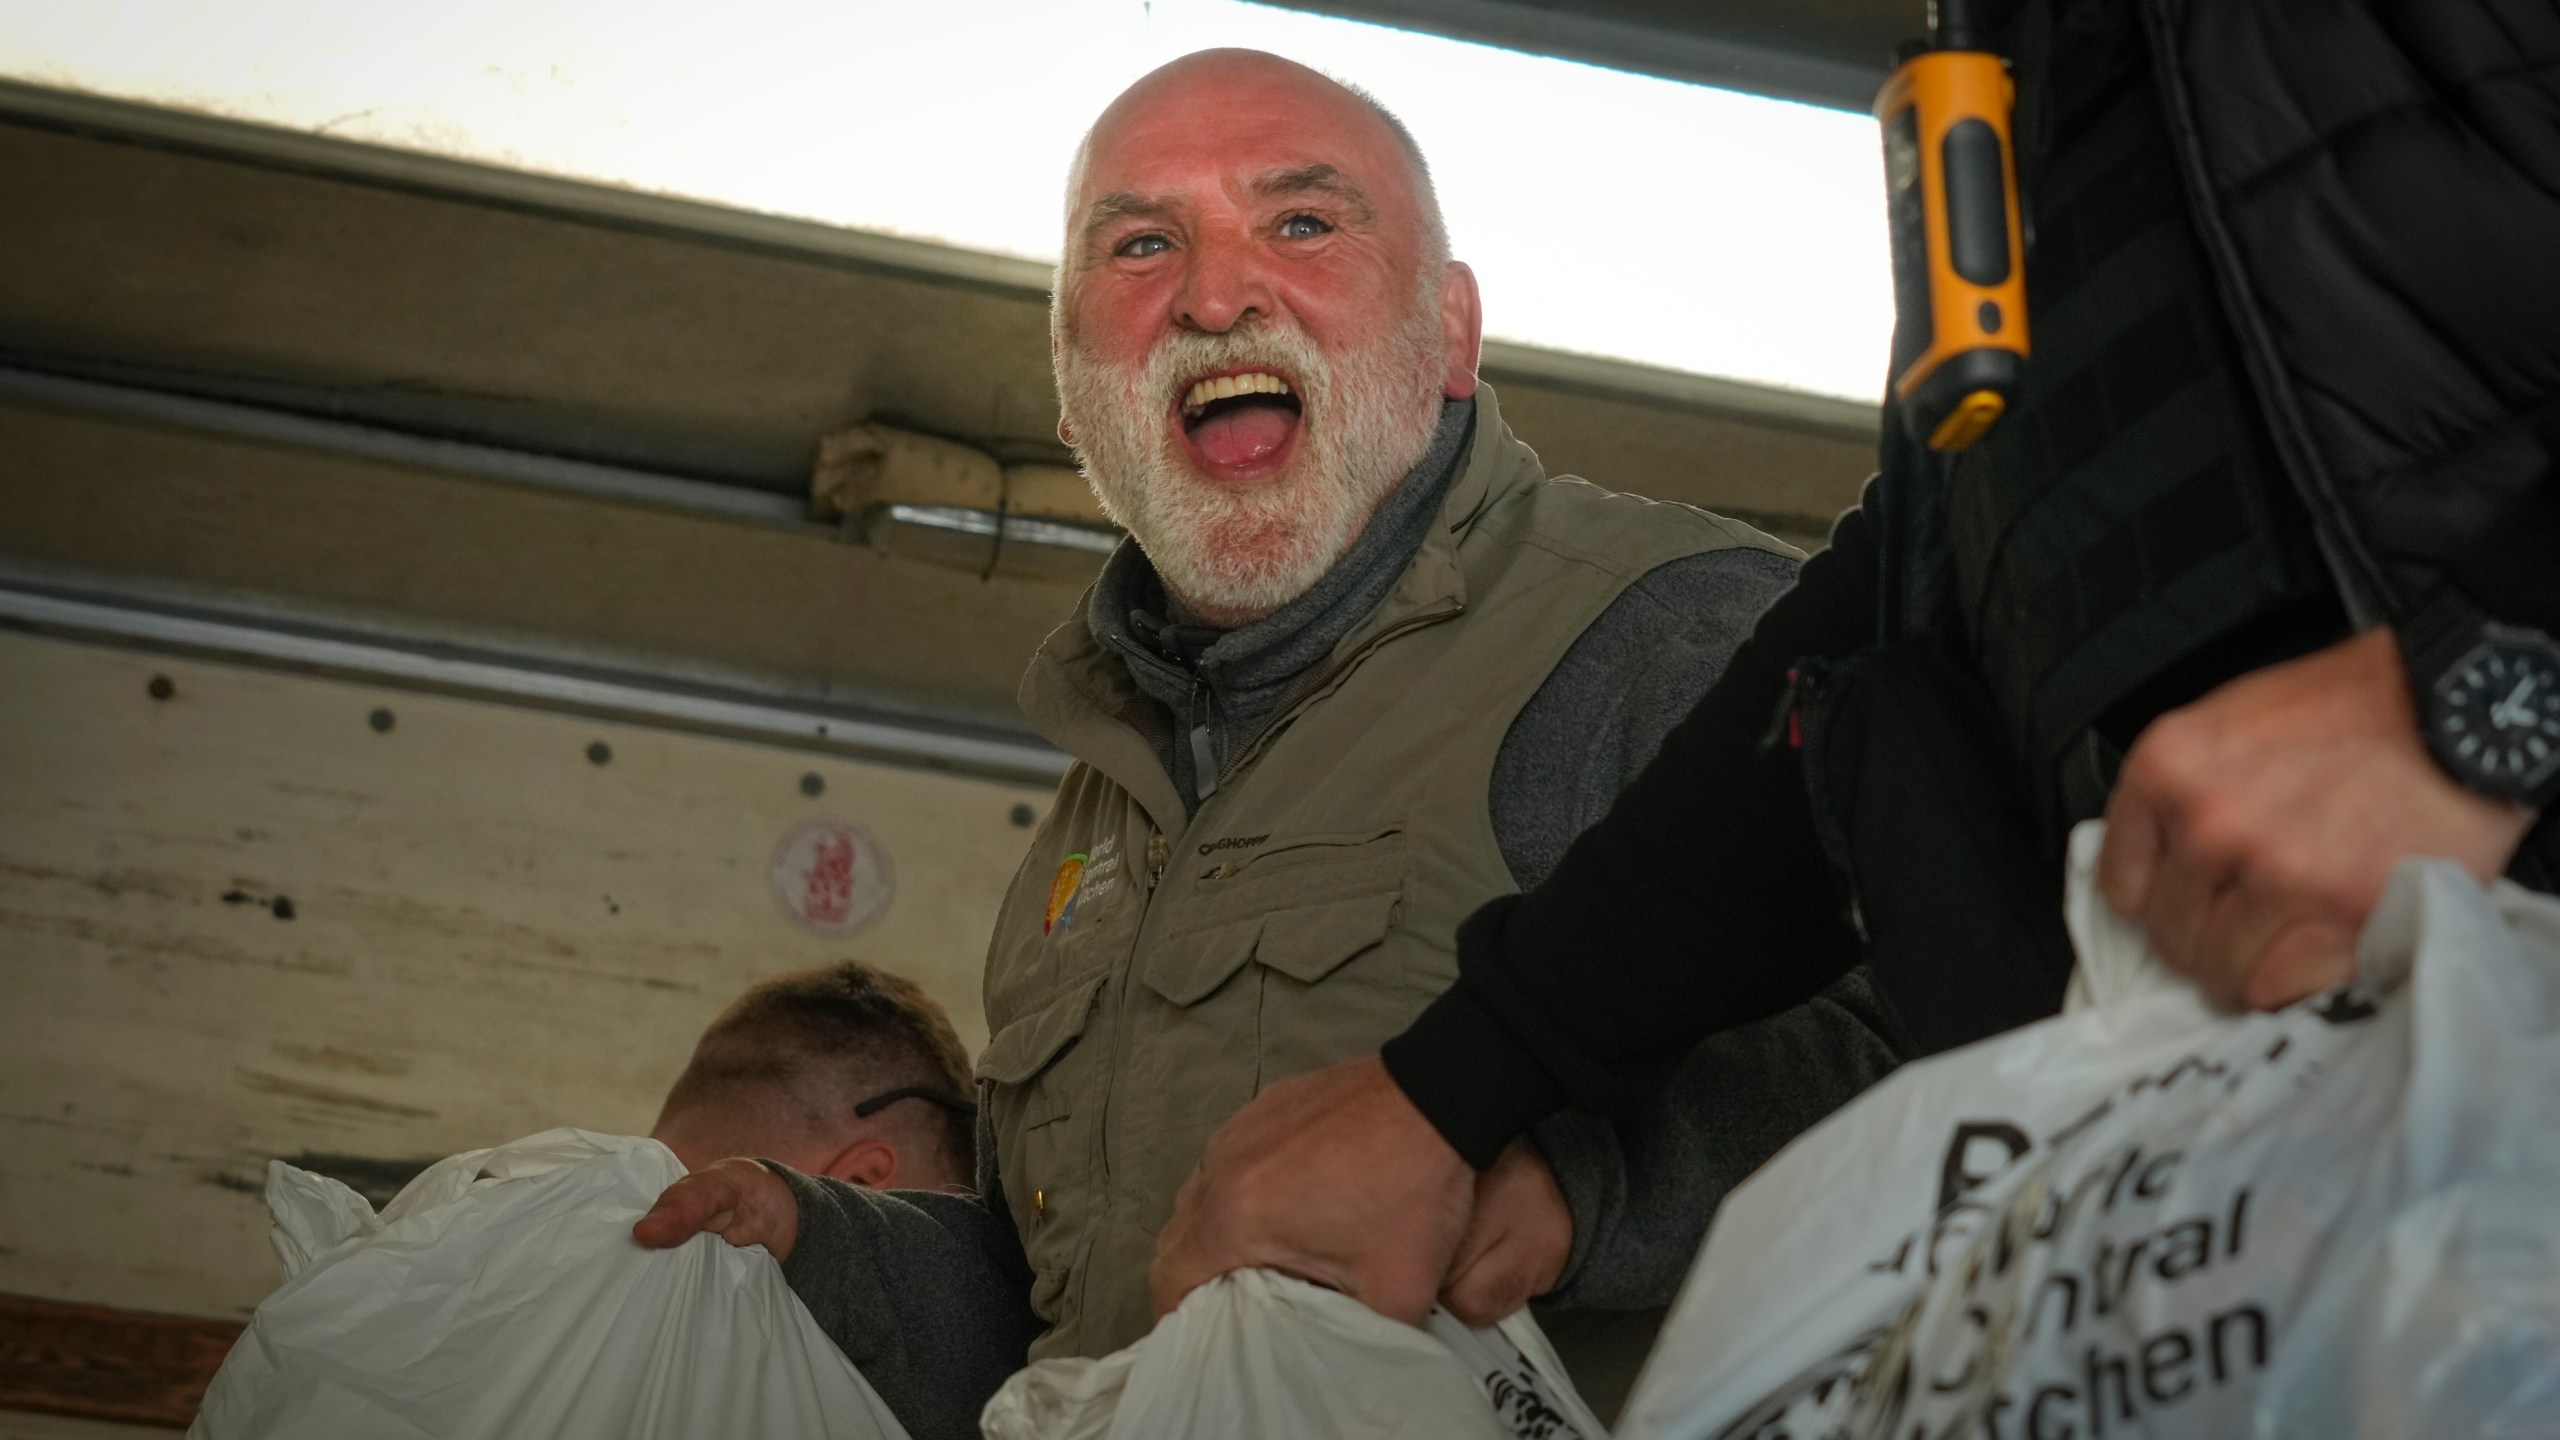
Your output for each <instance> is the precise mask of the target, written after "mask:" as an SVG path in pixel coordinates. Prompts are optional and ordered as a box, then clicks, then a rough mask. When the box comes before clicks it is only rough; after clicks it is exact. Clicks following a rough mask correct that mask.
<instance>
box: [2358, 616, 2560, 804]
mask: <svg viewBox="0 0 2560 1440" xmlns="http://www.w3.org/2000/svg"><path fill="white" fill-rule="evenodd" d="M2398 628H2399V634H2400V653H2401V657H2402V659H2403V661H2404V662H2405V663H2406V664H2407V666H2408V669H2409V685H2410V688H2411V689H2412V690H2414V691H2415V692H2416V697H2417V702H2418V729H2419V730H2420V732H2421V733H2423V734H2424V735H2425V736H2426V741H2427V749H2428V750H2429V751H2430V752H2432V753H2433V754H2434V756H2435V758H2436V763H2437V764H2439V765H2441V766H2443V767H2444V769H2445V773H2446V774H2448V775H2451V776H2452V777H2453V778H2454V779H2455V780H2456V781H2457V782H2459V783H2461V784H2462V785H2464V786H2465V787H2467V788H2469V789H2472V790H2476V791H2478V792H2479V793H2481V794H2483V795H2491V796H2495V797H2497V798H2498V799H2501V800H2514V801H2518V802H2520V803H2522V804H2524V805H2527V806H2530V807H2531V808H2533V809H2536V810H2540V809H2544V808H2547V807H2548V806H2549V805H2550V804H2551V802H2552V801H2553V800H2555V799H2560V643H2555V642H2554V641H2553V640H2552V638H2551V637H2550V636H2548V635H2545V634H2543V633H2542V632H2541V631H2539V630H2535V629H2532V628H2530V627H2527V626H2522V625H2506V624H2501V623H2500V622H2498V621H2495V620H2492V619H2490V618H2489V617H2488V616H2486V615H2483V614H2481V613H2480V612H2479V610H2478V609H2476V608H2474V607H2473V606H2472V605H2471V603H2470V602H2469V601H2468V600H2466V599H2465V598H2464V597H2463V596H2462V594H2461V593H2460V592H2459V591H2457V590H2455V589H2454V588H2453V587H2452V586H2450V585H2448V586H2446V587H2444V588H2443V590H2442V591H2441V592H2439V593H2438V594H2437V596H2436V598H2435V599H2434V600H2432V601H2430V602H2428V604H2427V606H2426V608H2424V609H2422V610H2420V611H2419V612H2418V613H2417V614H2416V615H2414V616H2412V617H2410V618H2409V619H2408V620H2406V621H2403V622H2402V623H2401V624H2400V626H2399V627H2398Z"/></svg>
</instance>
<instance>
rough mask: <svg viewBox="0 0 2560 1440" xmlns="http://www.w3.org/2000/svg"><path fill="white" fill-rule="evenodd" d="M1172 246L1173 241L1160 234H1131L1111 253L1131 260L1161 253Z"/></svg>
mask: <svg viewBox="0 0 2560 1440" xmlns="http://www.w3.org/2000/svg"><path fill="white" fill-rule="evenodd" d="M1172 248H1173V242H1172V241H1170V240H1167V239H1166V238H1164V237H1163V236H1161V235H1153V234H1149V235H1132V236H1130V237H1129V238H1128V239H1126V240H1123V241H1121V242H1120V248H1119V249H1117V250H1114V251H1112V252H1111V253H1112V254H1114V255H1119V256H1124V257H1126V258H1128V259H1131V260H1144V259H1146V258H1147V257H1148V256H1150V255H1161V254H1163V253H1164V252H1166V251H1167V250H1170V249H1172Z"/></svg>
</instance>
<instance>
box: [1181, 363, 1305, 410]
mask: <svg viewBox="0 0 2560 1440" xmlns="http://www.w3.org/2000/svg"><path fill="white" fill-rule="evenodd" d="M1288 393H1289V382H1287V381H1285V380H1283V379H1281V378H1280V377H1279V376H1277V375H1265V374H1263V373H1261V372H1260V371H1256V372H1254V373H1252V374H1250V375H1221V376H1219V377H1218V378H1216V379H1214V380H1203V381H1201V382H1200V383H1198V384H1196V385H1194V386H1192V387H1191V389H1190V390H1189V391H1188V392H1187V393H1185V394H1184V395H1183V397H1182V408H1183V409H1185V410H1197V409H1199V408H1200V407H1201V406H1203V405H1206V404H1208V403H1209V402H1210V401H1212V400H1225V399H1228V398H1231V397H1233V396H1237V395H1286V394H1288Z"/></svg>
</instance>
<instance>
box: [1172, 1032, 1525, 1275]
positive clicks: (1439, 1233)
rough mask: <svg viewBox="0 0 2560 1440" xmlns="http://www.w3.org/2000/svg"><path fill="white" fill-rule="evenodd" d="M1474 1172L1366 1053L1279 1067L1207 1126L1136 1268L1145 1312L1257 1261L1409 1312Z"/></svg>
mask: <svg viewBox="0 0 2560 1440" xmlns="http://www.w3.org/2000/svg"><path fill="white" fill-rule="evenodd" d="M1475 1189H1476V1173H1475V1171H1474V1169H1473V1168H1471V1167H1470V1166H1469V1165H1468V1164H1467V1162H1466V1161H1465V1160H1464V1159H1463V1158H1461V1157H1460V1156H1459V1154H1458V1152H1457V1151H1455V1150H1452V1149H1450V1148H1449V1142H1448V1141H1446V1140H1443V1139H1441V1138H1440V1132H1439V1131H1437V1130H1435V1129H1433V1128H1431V1122H1430V1121H1428V1120H1426V1119H1424V1118H1423V1117H1422V1112H1421V1111H1419V1110H1416V1109H1415V1108H1413V1102H1412V1101H1410V1100H1408V1099H1406V1098H1405V1094H1404V1091H1402V1090H1400V1089H1398V1088H1397V1087H1396V1082H1395V1081H1394V1080H1393V1079H1391V1078H1389V1077H1388V1075H1387V1067H1386V1066H1385V1065H1383V1064H1381V1063H1380V1062H1379V1060H1378V1058H1377V1057H1376V1056H1374V1055H1372V1056H1368V1057H1366V1058H1363V1059H1359V1060H1345V1061H1343V1062H1342V1063H1340V1064H1338V1065H1329V1066H1327V1067H1325V1068H1324V1069H1322V1070H1318V1071H1315V1072H1313V1073H1311V1074H1306V1075H1300V1076H1297V1077H1296V1078H1294V1079H1289V1080H1283V1081H1281V1082H1280V1083H1279V1084H1277V1085H1274V1086H1272V1087H1271V1088H1270V1089H1268V1090H1265V1091H1263V1092H1262V1093H1261V1094H1260V1095H1258V1096H1256V1097H1254V1100H1253V1103H1252V1104H1250V1105H1247V1106H1245V1107H1244V1108H1243V1109H1242V1110H1239V1111H1237V1112H1236V1114H1235V1116H1234V1118H1232V1119H1230V1120H1228V1121H1227V1123H1226V1124H1225V1125H1224V1126H1223V1127H1221V1128H1220V1129H1219V1131H1218V1133H1217V1134H1215V1135H1213V1136H1211V1137H1210V1138H1209V1149H1208V1153H1207V1154H1206V1155H1204V1156H1203V1157H1201V1161H1200V1168H1199V1170H1198V1171H1197V1172H1196V1173H1194V1174H1193V1175H1192V1177H1191V1178H1190V1179H1189V1180H1188V1181H1186V1182H1184V1184H1183V1187H1182V1193H1181V1194H1180V1195H1179V1196H1177V1197H1176V1198H1175V1200H1174V1205H1173V1219H1172V1220H1171V1221H1170V1222H1169V1223H1167V1224H1166V1226H1165V1228H1164V1233H1162V1234H1160V1235H1158V1236H1157V1237H1156V1258H1155V1264H1154V1265H1153V1266H1152V1267H1151V1268H1150V1269H1149V1270H1148V1272H1147V1282H1148V1287H1149V1289H1150V1290H1151V1292H1152V1293H1153V1297H1154V1300H1155V1308H1156V1314H1158V1315H1163V1314H1165V1313H1166V1312H1167V1311H1170V1310H1171V1309H1173V1307H1174V1306H1176V1305H1179V1304H1181V1303H1182V1297H1183V1296H1185V1295H1188V1294H1190V1293H1191V1292H1192V1290H1193V1289H1194V1288H1196V1287H1198V1286H1199V1285H1201V1284H1203V1283H1205V1282H1207V1281H1209V1280H1213V1279H1215V1278H1217V1277H1218V1276H1220V1275H1224V1274H1226V1273H1227V1272H1228V1271H1230V1270H1243V1269H1249V1268H1253V1267H1256V1266H1267V1267H1269V1268H1272V1269H1275V1270H1285V1271H1287V1272H1288V1273H1290V1274H1292V1275H1296V1276H1299V1277H1300V1278H1302V1279H1306V1280H1312V1281H1314V1282H1315V1283H1317V1284H1319V1285H1327V1286H1331V1287H1332V1288H1334V1289H1336V1290H1340V1291H1342V1292H1343V1293H1344V1294H1346V1295H1349V1296H1351V1297H1352V1298H1353V1299H1355V1300H1358V1301H1360V1302H1361V1303H1363V1304H1365V1305H1367V1306H1368V1307H1369V1308H1370V1309H1372V1310H1375V1311H1377V1312H1378V1313H1380V1314H1382V1315H1387V1316H1391V1317H1393V1318H1395V1319H1398V1320H1402V1321H1404V1322H1405V1323H1406V1324H1408V1325H1419V1324H1421V1323H1422V1321H1423V1318H1424V1317H1425V1316H1427V1315H1429V1314H1430V1313H1431V1305H1432V1302H1433V1301H1434V1300H1435V1299H1436V1298H1438V1296H1439V1294H1440V1281H1441V1277H1443V1276H1445V1275H1447V1274H1448V1273H1449V1262H1450V1259H1451V1258H1452V1257H1453V1256H1454V1255H1455V1254H1456V1253H1457V1249H1458V1241H1459V1238H1460V1236H1461V1235H1462V1234H1463V1233H1464V1231H1465V1229H1466V1225H1467V1214H1468V1210H1469V1208H1470V1206H1471V1205H1472V1203H1473V1200H1474V1197H1475Z"/></svg>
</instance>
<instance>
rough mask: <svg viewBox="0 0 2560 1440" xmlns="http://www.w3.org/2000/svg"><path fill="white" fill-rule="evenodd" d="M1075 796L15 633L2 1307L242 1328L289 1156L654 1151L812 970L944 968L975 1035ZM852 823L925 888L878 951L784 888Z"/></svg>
mask: <svg viewBox="0 0 2560 1440" xmlns="http://www.w3.org/2000/svg"><path fill="white" fill-rule="evenodd" d="M155 677H166V679H167V680H168V682H169V685H168V687H167V690H168V695H167V698H165V699H155V698H153V695H152V693H151V692H152V681H153V679H154V678H155ZM376 710H387V711H389V712H390V713H391V716H392V723H391V727H390V728H389V729H388V730H387V731H378V730H377V729H375V728H374V724H373V722H372V718H371V717H372V715H373V712H375V711H376ZM598 744H601V745H604V746H606V747H609V750H610V759H609V761H608V762H607V763H602V764H598V763H595V762H594V761H592V760H590V758H589V748H590V747H591V746H594V745H598ZM810 775H815V776H816V777H817V783H818V785H819V786H821V787H822V793H820V794H819V795H817V796H815V797H811V796H809V795H806V794H804V793H803V785H804V779H805V777H807V776H810ZM1047 800H1048V796H1047V795H1046V793H1045V792H1042V791H1038V790H1034V789H1027V788H1023V787H1018V786H1010V785H1004V784H998V783H993V782H986V781H978V780H969V779H961V778H955V777H952V776H948V775H942V774H936V773H933V772H927V771H919V770H908V769H901V768H896V767H889V766H878V765H866V764H861V763H855V762H843V761H832V760H812V759H811V758H810V757H808V756H805V755H799V754H793V753H790V752H786V751H783V750H779V749H770V748H765V747H759V746H754V745H748V744H741V743H735V742H729V741H721V740H710V739H704V738H700V737H695V736H688V735H678V734H669V733H662V732H657V731H651V730H646V729H640V728H634V727H628V726H616V725H606V724H598V723H594V722H589V721H584V720H579V719H575V718H569V717H563V716H558V715H551V714H543V713H536V712H529V711H521V710H515V709H511V708H508V707H504V706H498V705H490V704H482V703H477V702H471V701H462V700H453V699H445V698H439V697H428V696H420V695H414V694H405V693H395V692H391V691H374V690H370V689H368V688H367V687H364V686H360V685H353V684H345V683H340V682H335V681H324V680H316V679H308V678H302V677H296V676H287V675H278V674H271V673H265V672H260V671H253V670H246V669H234V668H230V667H226V666H220V665H212V664H202V663H194V662H181V661H175V660H170V659H167V658H163V657H155V656H151V655H147V654H142V653H138V652H127V651H120V650H112V649H103V648H96V647H90V646H84V645H76V644H70V643H65V642H59V641H54V640H47V639H38V638H34V637H28V636H20V635H0V1291H10V1292H17V1293H22V1294H28V1295H35V1296H42V1297H48V1298H59V1299H66V1300H80V1301H86V1302H93V1303H103V1304H110V1305H118V1306H125V1307H129V1308H137V1309H150V1310H162V1311H172V1312H178V1313H190V1314H203V1315H240V1314H245V1313H246V1312H247V1311H248V1309H249V1308H251V1307H252V1306H253V1305H254V1304H255V1303H256V1301H257V1300H258V1299H259V1298H260V1297H261V1296H262V1295H263V1294H264V1293H265V1292H266V1291H267V1290H268V1289H269V1288H271V1286H272V1284H273V1281H274V1261H273V1259H272V1258H271V1256H270V1255H269V1254H268V1251H267V1246H266V1241H265V1230H266V1224H265V1219H264V1211H263V1207H262V1205H261V1204H260V1202H259V1201H258V1199H257V1195H256V1192H257V1190H258V1189H259V1187H260V1184H261V1181H262V1176H263V1171H264V1166H265V1161H266V1159H267V1158H268V1157H270V1156H295V1155H300V1154H304V1153H306V1152H325V1153H329V1154H334V1155H344V1156H357V1157H377V1158H385V1159H404V1158H425V1157H432V1156H437V1155H443V1154H447V1153H450V1152H452V1151H455V1150H460V1149H465V1148H469V1147H471V1146H475V1145H483V1144H490V1143H494V1142H497V1141H501V1140H505V1139H509V1138H512V1137H515V1136H518V1135H521V1134H525V1133H528V1132H530V1131H533V1130H537V1129H541V1128H544V1127H547V1126H551V1125H558V1124H574V1125H584V1126H589V1127H592V1128H597V1129H604V1130H621V1131H629V1130H636V1129H645V1128H646V1126H647V1124H648V1123H649V1121H650V1119H651V1117H652V1116H653V1115H654V1114H655V1111H656V1107H657V1103H658V1099H659V1097H660V1095H661V1094H662V1093H663V1091H664V1089H665V1087H666V1085H667V1084H668V1083H669V1081H670V1080H672V1078H673V1077H674V1075H675V1073H676V1071H677V1069H678V1068H679V1067H680V1066H681V1064H682V1062H683V1059H684V1056H685V1054H686V1052H687V1050H688V1049H689V1048H690V1045H691V1042H692V1039H693V1037H694V1035H695V1034H696V1033H697V1032H698V1031H699V1029H700V1027H701V1026H702V1025H703V1023H704V1022H705V1021H707V1020H708V1019H709V1017H710V1016H711V1015H712V1014H713V1013H715V1012H716V1011H717V1010H718V1009H719V1007H720V1006H721V1005H722V1004H724V1003H726V1001H727V1000H728V999H729V998H730V997H731V996H733V995H734V994H735V993H736V992H737V991H738V990H740V989H741V988H743V987H744V986H745V985H746V984H748V983H749V982H751V981H752V980H754V979H756V978H758V977H760V976H763V975H767V974H771V973H774V972H776V971H780V970H785V969H790V968H794V967H798V966H804V965H810V964H816V963H820V962H823V961H826V960H830V959H833V958H836V957H838V956H842V955H848V954H851V955H860V956H862V957H864V958H866V959H870V960H872V961H874V962H876V963H879V964H882V965H885V966H888V967H889V968H892V969H895V970H899V971H901V972H904V973H907V974H911V975H913V976H915V977H917V978H918V979H919V980H921V981H922V982H923V983H924V984H925V985H927V986H928V987H929V988H930V989H931V990H932V991H933V992H934V993H935V994H936V995H937V996H939V997H940V998H941V999H942V1000H943V1002H944V1003H945V1004H946V1005H948V1006H949V1007H950V1009H951V1010H952V1012H953V1016H954V1019H955V1021H956V1022H957V1023H958V1025H959V1027H960V1029H961V1031H962V1034H963V1038H964V1040H965V1041H966V1042H967V1043H968V1044H969V1045H970V1046H971V1047H972V1048H974V1047H976V1046H977V1045H979V1044H980V1043H982V1042H983V1040H984V1036H985V1026H984V1021H983V1019H982V1017H981V1012H980V1009H979V1001H978V975H979V966H980V963H981V960H982V958H983V951H984V946H985V943H986V937H987V933H988V931H989V929H990V927H991V925H992V923H993V919H994V913H995V907H996V905H997V903H998V901H999V899H1000V897H1001V895H1002V892H1003V888H1004V886H1005V883H1006V882H1007V880H1008V879H1009V878H1010V877H1011V874H1012V871H1013V869H1014V867H1015V865H1016V863H1017V862H1018V860H1019V857H1020V854H1021V852H1022V849H1023V847H1024V844H1025V842H1026V840H1027V838H1028V834H1029V832H1028V830H1027V829H1025V828H1023V827H1022V826H1021V825H1019V824H1018V823H1017V819H1018V815H1017V808H1018V807H1022V806H1029V807H1032V809H1033V810H1035V811H1036V810H1037V809H1040V808H1043V807H1045V805H1046V804H1047ZM821 815H825V816H835V817H839V818H842V819H846V820H850V821H852V822H854V823H856V824H859V825H861V826H863V827H865V828H867V829H868V830H869V831H871V832H872V833H873V834H875V835H876V836H877V837H878V838H879V840H880V841H881V842H882V843H883V844H884V846H885V847H886V849H887V851H888V852H889V854H890V856H891V858H892V860H893V863H894V865H895V868H896V892H895V898H894V900H893V901H892V902H891V904H890V906H889V908H888V910H887V912H886V914H885V916H884V918H883V919H882V920H881V921H880V922H879V923H878V925H877V926H876V928H874V929H872V930H871V931H869V932H868V933H865V934H862V935H860V936H858V937H856V938H853V939H849V940H845V939H828V938H823V937H821V936H818V935H813V934H810V933H808V932H806V931H805V930H803V929H802V928H800V927H799V926H797V925H796V924H795V923H794V922H793V921H792V920H791V918H789V916H788V915H787V914H786V913H785V911H784V909H783V907H782V906H781V905H780V904H779V903H778V901H777V900H776V898H775V895H774V893H773V886H772V883H771V879H770V875H769V870H770V862H771V859H772V856H773V854H774V850H775V846H776V844H777V842H778V841H779V840H780V839H781V838H782V836H783V835H784V834H785V833H786V832H787V831H788V830H789V829H791V827H793V826H794V825H797V824H799V823H800V822H802V821H804V820H807V819H809V818H811V817H813V816H821Z"/></svg>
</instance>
